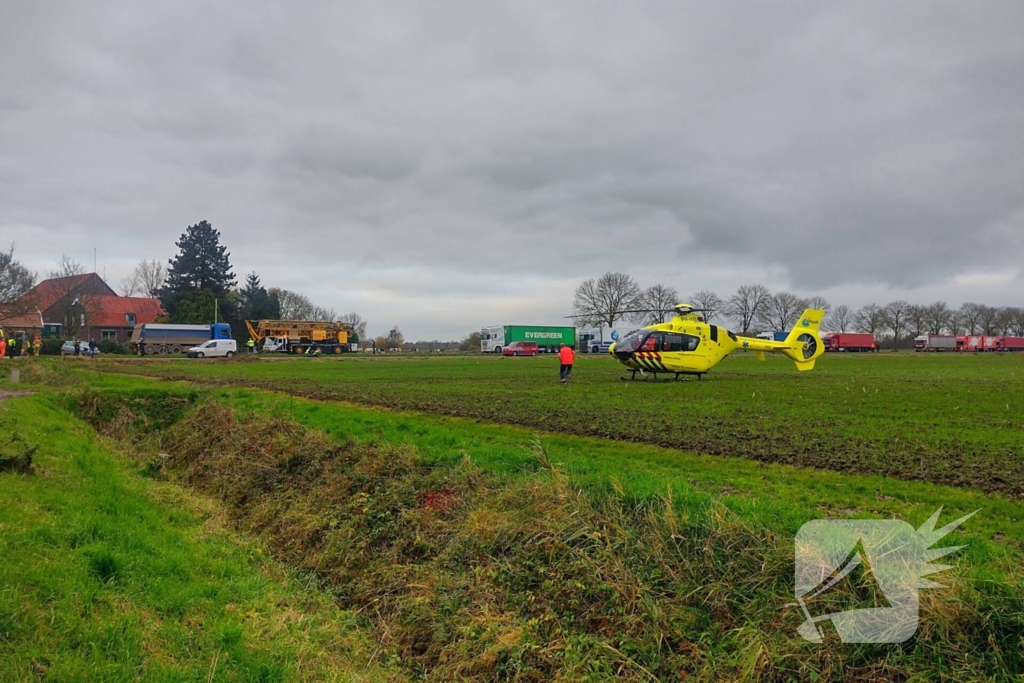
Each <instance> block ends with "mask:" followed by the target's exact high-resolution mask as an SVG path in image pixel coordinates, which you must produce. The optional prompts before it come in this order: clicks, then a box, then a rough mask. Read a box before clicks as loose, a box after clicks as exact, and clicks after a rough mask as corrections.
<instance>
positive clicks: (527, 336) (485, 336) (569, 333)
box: [480, 325, 620, 355]
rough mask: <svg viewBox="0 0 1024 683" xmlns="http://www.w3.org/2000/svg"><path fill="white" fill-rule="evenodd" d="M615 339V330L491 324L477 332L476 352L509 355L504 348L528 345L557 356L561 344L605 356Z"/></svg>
mask: <svg viewBox="0 0 1024 683" xmlns="http://www.w3.org/2000/svg"><path fill="white" fill-rule="evenodd" d="M619 336H620V333H619V332H618V330H615V329H612V328H607V327H581V328H579V329H577V328H575V327H569V326H564V327H563V326H543V325H491V326H489V327H485V328H483V329H481V330H480V351H481V352H483V353H496V354H505V355H512V354H508V353H505V351H506V349H508V348H510V347H511V346H512V345H513V344H515V343H516V342H530V343H532V344H535V345H536V347H537V352H538V353H557V352H558V349H559V348H561V346H562V344H565V345H567V346H570V347H572V348H573V349H576V350H578V351H579V352H580V353H608V347H610V346H611V345H612V344H613V343H614V342H615V340H616V339H618V338H619ZM520 355H523V354H522V352H520ZM526 355H529V354H526Z"/></svg>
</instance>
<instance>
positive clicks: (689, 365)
mask: <svg viewBox="0 0 1024 683" xmlns="http://www.w3.org/2000/svg"><path fill="white" fill-rule="evenodd" d="M675 311H676V316H675V317H674V318H673V319H672V320H670V321H669V322H667V323H657V324H654V325H648V326H647V327H645V328H643V329H642V330H637V331H636V332H631V333H630V334H628V335H626V336H625V337H622V338H620V339H618V340H616V341H615V343H613V344H612V345H611V347H610V348H609V349H608V353H610V354H612V355H613V356H615V358H616V359H617V360H618V361H619V362H620V363H622V364H623V365H625V366H626V367H627V368H629V369H630V370H632V371H633V375H632V377H630V379H636V373H638V372H639V373H641V374H645V373H647V372H651V373H653V374H654V378H655V379H657V378H658V373H665V374H670V375H671V374H674V375H675V378H676V379H679V376H680V375H696V376H697V379H698V380H700V378H701V377H702V376H703V375H704V373H706V372H707V371H708V370H710V369H711V368H713V367H715V366H716V365H718V363H719V362H721V360H722V359H723V358H725V357H726V356H728V355H729V354H730V353H732V352H733V351H753V352H754V355H755V356H757V358H758V359H759V360H764V359H765V354H766V353H781V354H783V355H784V356H786V357H788V358H790V359H791V360H792V361H793V362H794V363H796V369H797V370H800V371H801V372H802V371H805V370H811V369H813V368H814V361H815V359H817V358H818V356H820V355H821V354H822V353H824V351H825V347H824V345H823V344H822V343H821V339H820V338H819V337H818V328H819V327H821V321H822V318H824V317H825V311H822V310H818V309H814V308H809V309H807V310H806V311H804V312H803V315H801V316H800V318H799V319H798V320H797V323H796V325H795V326H794V327H793V330H792V331H791V332H790V333H789V336H787V337H786V339H785V341H770V340H768V339H755V338H753V337H740V336H738V335H736V334H733V333H732V332H730V331H728V330H726V329H725V328H724V327H719V326H718V325H712V324H710V323H708V322H706V321H705V320H704V318H703V317H701V316H700V315H699V314H700V313H703V312H705V310H704V309H699V308H694V307H693V306H691V305H690V304H685V303H681V304H676V306H675ZM623 379H625V378H623Z"/></svg>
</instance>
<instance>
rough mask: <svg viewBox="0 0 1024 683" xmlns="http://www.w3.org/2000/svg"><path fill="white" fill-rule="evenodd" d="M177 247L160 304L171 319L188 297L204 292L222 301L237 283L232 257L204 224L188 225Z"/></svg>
mask: <svg viewBox="0 0 1024 683" xmlns="http://www.w3.org/2000/svg"><path fill="white" fill-rule="evenodd" d="M176 245H177V247H178V250H179V251H178V255H177V256H175V257H174V259H173V260H171V261H169V262H168V263H169V264H170V269H169V270H168V272H167V281H166V282H165V283H164V286H163V288H162V289H161V290H160V303H161V304H162V305H163V307H164V310H165V311H167V314H168V315H169V316H170V317H171V318H172V319H173V318H174V317H175V311H176V310H177V308H178V305H179V303H180V302H181V301H182V300H183V299H184V298H185V297H186V296H188V295H189V294H191V293H195V292H199V291H202V290H204V289H205V290H208V291H210V292H211V293H212V294H213V296H214V297H216V298H217V299H218V300H221V299H223V298H224V297H225V296H226V295H227V293H228V291H229V290H230V289H231V288H232V287H234V286H235V284H236V280H235V274H234V273H233V272H231V262H230V261H229V260H228V257H229V256H231V254H230V253H229V252H228V251H227V247H225V246H223V245H221V243H220V232H219V231H217V230H214V229H213V226H212V225H210V224H209V223H208V222H207V221H201V222H199V223H197V224H195V225H190V226H189V227H188V229H187V230H185V232H184V233H183V234H182V235H181V239H179V240H178V241H177V242H176ZM211 322H212V321H211Z"/></svg>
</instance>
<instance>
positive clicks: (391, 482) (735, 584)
mask: <svg viewBox="0 0 1024 683" xmlns="http://www.w3.org/2000/svg"><path fill="white" fill-rule="evenodd" d="M44 361H46V359H44ZM25 369H26V372H25V378H26V380H28V384H27V385H26V386H29V387H35V388H38V389H40V390H41V391H42V393H41V394H40V395H39V396H36V397H31V398H28V399H25V398H18V399H11V400H9V401H8V404H7V407H6V408H5V410H6V409H9V407H10V406H14V405H21V404H22V402H24V403H25V404H28V403H29V402H35V403H36V404H38V405H42V406H46V410H47V411H49V412H48V415H50V418H48V419H52V421H54V422H55V423H61V422H64V423H66V424H67V425H70V426H66V427H65V429H71V430H73V431H76V432H79V430H85V429H86V427H85V425H84V424H83V423H82V422H80V421H79V419H78V418H77V417H74V416H72V413H73V414H75V415H80V416H81V417H84V418H86V419H88V420H89V421H91V422H92V423H93V424H95V425H96V427H97V428H98V429H100V430H101V431H104V432H105V433H109V434H111V435H113V436H116V437H117V438H118V439H119V443H122V444H124V448H126V453H130V460H129V461H121V462H122V464H121V465H120V466H119V467H122V468H124V471H125V472H126V475H125V476H127V477H128V479H129V480H131V481H132V482H134V483H133V484H132V485H133V486H140V487H143V488H144V487H146V486H153V485H155V484H154V483H153V482H152V481H150V480H149V479H146V478H145V477H141V476H140V475H139V474H138V473H140V472H143V471H146V472H151V471H156V472H159V473H160V474H161V476H166V477H167V478H168V479H169V481H168V482H161V483H160V484H159V485H160V486H161V487H165V488H168V489H173V490H182V491H183V490H186V489H187V490H189V491H198V492H200V494H202V495H206V496H211V497H214V498H217V499H219V500H220V501H221V502H220V503H218V504H222V505H225V506H226V512H225V515H226V516H227V518H228V519H231V520H233V523H234V524H235V525H236V527H237V528H238V529H239V530H240V534H241V540H240V541H239V542H240V543H243V544H245V543H253V542H258V543H259V544H263V545H265V546H266V547H267V548H268V549H269V552H271V553H273V554H274V555H275V556H276V557H277V558H278V559H279V560H281V561H283V562H284V563H285V564H287V565H290V566H292V567H294V568H296V569H298V570H300V571H305V572H312V573H313V574H316V575H317V576H318V577H320V579H318V581H319V580H322V581H323V582H324V583H325V585H326V586H329V587H330V588H331V590H332V591H333V593H334V595H335V596H336V598H337V599H338V600H339V601H340V603H341V604H342V606H343V607H344V608H345V609H346V610H351V612H352V613H356V614H359V615H360V617H359V618H358V619H357V620H356V622H355V623H351V624H349V628H351V629H354V631H353V632H354V633H355V635H354V636H353V638H356V639H357V640H355V641H353V642H356V643H357V644H358V643H359V642H361V641H359V640H358V638H359V634H360V633H361V632H364V631H365V632H366V633H368V634H370V635H371V636H372V637H373V638H375V639H376V640H377V643H376V645H375V646H374V647H375V649H376V648H380V651H381V653H382V656H386V657H387V658H389V661H393V662H395V663H397V664H399V665H400V666H401V667H402V668H403V669H405V671H406V672H407V673H408V674H410V675H412V676H413V677H427V678H431V679H439V680H440V679H446V680H447V679H462V680H481V681H482V680H493V679H495V678H498V679H509V680H552V679H555V678H558V677H561V678H562V679H564V680H608V679H612V678H618V679H627V680H672V679H676V680H678V679H680V678H682V677H683V674H684V673H685V677H686V678H687V680H693V679H696V680H720V679H722V678H727V679H733V680H770V681H784V680H963V681H968V680H1017V679H1016V678H1015V676H1017V675H1019V674H1021V673H1024V659H1022V654H1021V653H1022V651H1024V585H1022V582H1024V573H1022V571H1021V569H1020V568H1021V566H1022V564H1024V547H1022V544H1024V498H1022V497H1021V496H1020V489H1019V487H1020V482H1021V480H1022V479H1021V477H1020V469H1021V468H1020V458H1021V452H1022V449H1021V448H1020V445H1021V443H1022V430H1021V426H1022V424H1021V423H1022V419H1021V413H1022V412H1024V411H1022V410H1021V408H1022V405H1021V400H1022V399H1021V396H1022V392H1021V389H1022V388H1024V387H1022V386H1021V385H1024V375H1022V372H1024V358H1019V359H1018V358H1016V357H1002V356H979V357H974V356H920V355H917V356H915V355H912V354H897V355H896V356H895V357H894V356H890V355H888V354H879V355H871V356H840V357H831V356H828V357H825V358H824V359H822V360H821V361H819V368H818V370H816V371H815V372H813V373H805V374H801V375H797V374H796V372H795V370H794V369H793V368H792V365H791V364H788V363H783V362H778V363H774V362H771V361H769V362H767V363H758V362H756V361H754V360H753V359H752V358H743V357H739V358H733V359H729V360H728V361H727V362H726V363H723V365H722V366H720V367H719V369H718V370H716V371H715V372H714V373H712V374H711V375H709V376H708V377H707V378H706V379H705V381H704V382H701V383H697V382H664V383H644V382H637V383H626V382H620V381H619V380H618V377H619V376H620V374H621V372H620V370H619V368H618V366H617V365H616V364H614V363H611V362H609V359H606V358H586V357H584V358H582V359H581V360H580V362H579V366H578V367H577V369H576V376H575V377H574V380H573V383H572V384H570V385H569V386H562V385H560V384H558V382H557V366H555V365H554V364H553V361H550V359H545V358H543V357H542V358H538V359H498V358H480V357H472V356H470V357H453V358H439V357H418V358H417V357H408V356H407V357H402V358H373V357H368V358H341V359H334V358H331V359H322V360H314V361H310V360H307V359H259V360H256V361H250V360H242V359H239V360H235V361H231V362H217V361H208V362H198V363H197V362H194V361H193V362H188V361H161V360H147V361H144V362H139V361H137V360H116V359H104V360H103V361H98V362H88V361H65V362H59V361H46V362H43V363H37V364H34V365H29V364H26V365H25ZM136 375H144V376H141V377H140V376H136ZM154 377H155V378H163V379H173V380H175V381H163V382H154V381H152V378H154ZM186 379H187V380H189V381H183V380H186ZM203 385H212V386H206V387H204V386H203ZM266 389H273V391H267V390H266ZM83 392H84V393H83ZM332 399H340V401H339V400H332ZM382 406H388V408H387V409H382ZM1015 406H1016V410H1014V407H1015ZM627 408H628V410H627ZM495 409H497V412H495ZM62 411H64V412H62ZM947 413H949V416H947ZM22 414H23V413H22ZM61 415H63V417H61ZM687 420H689V422H687ZM696 425H703V426H704V427H703V429H704V430H706V431H704V432H701V431H699V430H698V429H697V427H696ZM712 428H713V429H712ZM710 431H714V432H715V434H714V436H713V438H712V435H710V434H709V432H710ZM773 435H774V438H772V437H773ZM608 436H613V437H615V439H609V438H607V437H608ZM854 437H856V438H854ZM332 444H333V445H332ZM808 444H818V446H815V448H820V449H822V450H814V449H811V448H810V447H809V445H808ZM730 445H731V447H730ZM76 448H84V446H76V447H74V448H70V449H69V451H70V452H75V450H76ZM680 448H682V449H683V450H681V449H680ZM954 452H955V453H958V454H959V455H958V456H957V458H951V457H950V453H954ZM822 453H828V454H831V455H828V456H822ZM722 456H746V457H722ZM125 462H130V463H134V464H125ZM154 463H158V464H157V465H156V467H155V468H154ZM790 463H792V464H790ZM808 464H810V465H815V466H816V468H808V467H802V466H801V465H808ZM552 468H553V469H552ZM965 468H973V469H972V470H971V473H965V472H964V469H965ZM36 476H38V475H36ZM17 477H21V479H16V478H17ZM5 478H8V479H9V480H11V481H14V480H18V481H21V480H22V479H31V478H32V477H23V475H13V474H4V475H0V485H2V484H4V482H5ZM936 482H938V483H936ZM175 486H178V487H185V489H181V488H177V489H175V488H174V487H175ZM77 495H78V498H76V499H75V502H74V504H73V505H69V507H71V508H78V507H81V508H85V507H87V506H89V505H92V504H93V503H91V502H90V498H91V497H94V496H96V495H100V494H99V492H96V491H93V490H86V489H83V490H82V491H80V492H79V493H78V494H77ZM180 495H186V494H180ZM187 495H192V496H194V495H197V494H195V493H189V494H187ZM204 500H205V499H204ZM438 501H440V502H438ZM943 506H944V509H943V512H942V519H941V521H942V523H945V522H947V521H949V520H951V519H954V518H956V517H959V516H961V515H964V514H967V513H969V512H972V511H974V510H979V509H980V512H979V513H978V514H977V515H976V516H975V517H973V518H971V520H969V521H968V523H967V524H965V526H964V527H963V528H962V529H960V530H958V531H956V532H954V534H953V535H952V536H950V537H949V539H947V541H945V542H943V543H940V545H948V544H954V543H955V544H966V545H967V547H966V548H965V549H964V550H962V551H961V552H959V553H957V554H956V555H953V556H951V558H950V560H949V564H952V565H953V566H954V567H953V569H951V570H949V571H947V572H944V573H943V574H940V575H939V577H938V578H939V580H940V581H941V582H943V583H946V584H948V585H949V586H950V588H948V589H943V590H927V591H923V592H922V626H921V630H920V631H919V633H918V634H917V635H916V636H915V637H914V638H913V639H912V640H911V641H909V642H908V643H907V644H905V645H903V646H855V645H854V646H851V645H847V646H843V645H841V644H837V643H835V642H832V643H831V644H830V646H829V647H828V648H822V647H820V646H813V645H810V644H808V643H805V642H804V641H802V640H801V639H799V638H798V637H797V636H796V635H795V629H796V626H797V625H799V623H800V621H801V619H802V617H801V616H800V614H799V611H798V610H797V609H795V608H792V607H787V606H786V605H787V603H789V602H791V601H792V590H793V586H792V581H793V564H792V562H793V560H792V552H793V538H794V535H795V533H796V531H797V529H798V528H799V527H800V525H801V524H803V523H804V522H806V521H808V520H810V519H815V518H836V517H840V518H894V517H895V518H900V519H904V520H906V521H908V522H910V523H911V524H912V525H914V526H919V525H920V524H921V523H922V522H924V520H925V519H926V518H927V517H928V516H929V515H931V513H932V512H934V511H935V510H936V509H938V508H939V507H943ZM35 514H36V513H35V512H32V511H29V512H27V513H24V516H26V517H29V518H31V517H32V516H33V515H35ZM0 535H4V536H6V535H8V529H7V528H6V527H4V528H2V534H0ZM247 539H248V540H247ZM253 539H256V540H255V541H254V540H253ZM2 540H3V539H0V542H2ZM60 552H65V553H67V552H69V551H67V550H62V551H60ZM118 553H119V554H120V555H119V556H123V557H131V555H132V551H131V550H130V549H127V550H126V549H120V550H119V551H118ZM26 563H27V564H29V565H31V564H32V560H26ZM195 580H197V581H198V577H197V578H196V579H195ZM11 582H12V585H16V586H17V585H22V584H26V583H29V584H30V583H31V579H30V578H29V579H26V578H23V577H18V578H17V579H12V581H11ZM153 590H155V589H153V588H150V587H146V586H143V587H140V588H139V589H138V591H137V592H136V593H135V595H136V597H137V599H138V600H140V601H143V602H144V601H146V600H157V599H159V598H158V597H152V596H149V593H150V592H151V591H153ZM221 609H222V606H220V605H218V604H217V603H214V604H213V605H211V606H210V610H211V612H210V615H209V618H210V619H215V618H216V617H215V616H214V615H216V614H219V613H220V612H219V610H221ZM347 613H348V612H342V613H341V614H347ZM78 618H79V619H80V620H82V619H83V618H82V617H81V616H79V617H78ZM85 621H88V619H85ZM63 638H66V635H64V634H61V633H57V634H51V635H48V636H46V637H45V638H43V637H42V636H41V637H40V648H41V649H42V650H44V651H45V650H48V649H50V648H58V649H59V648H61V647H67V646H66V645H65V641H64V640H63ZM0 640H2V639H0ZM246 642H249V640H248V639H247V640H246ZM31 645H32V640H31V638H29V639H27V640H23V641H22V647H24V648H28V647H30V646H31ZM352 647H353V649H354V651H355V652H356V654H355V655H353V658H354V659H355V660H356V661H359V656H360V654H359V653H362V654H361V656H365V652H363V650H361V649H360V647H357V646H352ZM289 648H292V649H289ZM295 651H296V650H295V649H294V645H293V644H289V643H287V642H286V643H284V644H283V645H280V646H278V645H276V644H271V643H268V646H267V648H266V652H275V653H277V654H278V657H279V658H278V659H277V660H276V662H277V664H278V665H279V666H281V667H285V666H288V665H289V663H290V662H294V661H295V654H294V653H295ZM214 652H216V650H214ZM203 655H204V656H210V651H209V650H204V651H203ZM201 659H202V658H201V657H200V658H197V661H199V660H201ZM137 661H138V660H137ZM141 661H147V660H146V657H145V656H142V657H141ZM377 675H380V674H377ZM150 679H152V680H158V679H156V678H153V677H150Z"/></svg>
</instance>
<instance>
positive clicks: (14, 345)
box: [7, 335, 18, 358]
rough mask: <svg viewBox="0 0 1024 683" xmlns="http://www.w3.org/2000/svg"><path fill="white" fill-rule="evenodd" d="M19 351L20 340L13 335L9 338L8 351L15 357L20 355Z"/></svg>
mask: <svg viewBox="0 0 1024 683" xmlns="http://www.w3.org/2000/svg"><path fill="white" fill-rule="evenodd" d="M17 351H18V340H17V339H15V338H14V335H11V336H10V337H8V339H7V353H9V354H10V356H11V358H14V357H15V356H17V355H18V353H17Z"/></svg>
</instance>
